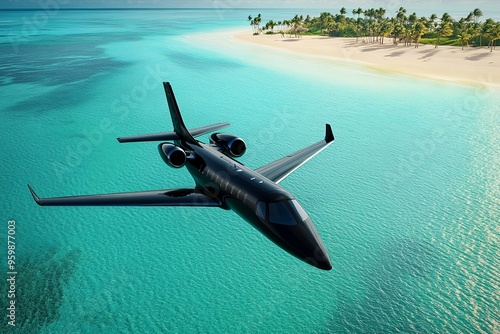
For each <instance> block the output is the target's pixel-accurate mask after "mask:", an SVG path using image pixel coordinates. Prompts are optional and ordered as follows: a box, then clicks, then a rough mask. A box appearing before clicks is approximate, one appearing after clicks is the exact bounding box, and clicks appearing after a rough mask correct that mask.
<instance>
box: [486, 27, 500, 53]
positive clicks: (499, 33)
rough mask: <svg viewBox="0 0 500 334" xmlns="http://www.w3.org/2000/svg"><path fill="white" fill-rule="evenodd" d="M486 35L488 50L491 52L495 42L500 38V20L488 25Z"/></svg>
mask: <svg viewBox="0 0 500 334" xmlns="http://www.w3.org/2000/svg"><path fill="white" fill-rule="evenodd" d="M488 36H489V37H490V45H489V46H490V52H493V48H494V47H495V42H496V41H497V40H498V39H500V22H496V23H494V24H492V25H491V26H490V28H489V30H488Z"/></svg>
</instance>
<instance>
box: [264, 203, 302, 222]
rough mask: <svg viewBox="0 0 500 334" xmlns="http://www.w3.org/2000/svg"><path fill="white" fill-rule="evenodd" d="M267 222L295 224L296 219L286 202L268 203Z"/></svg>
mask: <svg viewBox="0 0 500 334" xmlns="http://www.w3.org/2000/svg"><path fill="white" fill-rule="evenodd" d="M269 222H270V223H273V224H282V225H295V224H297V220H296V219H295V217H294V216H293V214H292V211H291V210H290V208H289V207H288V206H287V205H286V202H274V203H269Z"/></svg>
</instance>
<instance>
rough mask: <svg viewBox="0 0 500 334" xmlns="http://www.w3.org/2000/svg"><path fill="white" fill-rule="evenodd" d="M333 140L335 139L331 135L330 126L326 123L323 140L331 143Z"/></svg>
mask: <svg viewBox="0 0 500 334" xmlns="http://www.w3.org/2000/svg"><path fill="white" fill-rule="evenodd" d="M334 140H335V137H334V136H333V131H332V127H331V126H330V124H326V134H325V141H326V142H327V143H331V142H332V141H334Z"/></svg>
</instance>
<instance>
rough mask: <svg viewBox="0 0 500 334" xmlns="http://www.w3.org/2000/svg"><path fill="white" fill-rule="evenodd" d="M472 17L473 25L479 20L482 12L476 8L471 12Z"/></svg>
mask: <svg viewBox="0 0 500 334" xmlns="http://www.w3.org/2000/svg"><path fill="white" fill-rule="evenodd" d="M472 16H474V23H477V20H479V18H480V17H481V16H483V12H482V11H481V9H479V8H476V9H474V10H473V11H472Z"/></svg>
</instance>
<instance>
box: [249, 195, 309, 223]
mask: <svg viewBox="0 0 500 334" xmlns="http://www.w3.org/2000/svg"><path fill="white" fill-rule="evenodd" d="M255 214H256V215H257V217H259V218H260V219H262V220H264V221H265V220H267V221H269V222H270V223H273V224H280V225H295V224H297V223H301V222H303V221H305V220H307V219H308V218H309V216H308V215H307V213H306V212H305V211H304V209H303V208H302V207H301V206H300V204H299V203H298V202H297V201H296V200H288V201H280V202H272V203H265V202H258V203H257V207H256V210H255Z"/></svg>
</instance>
